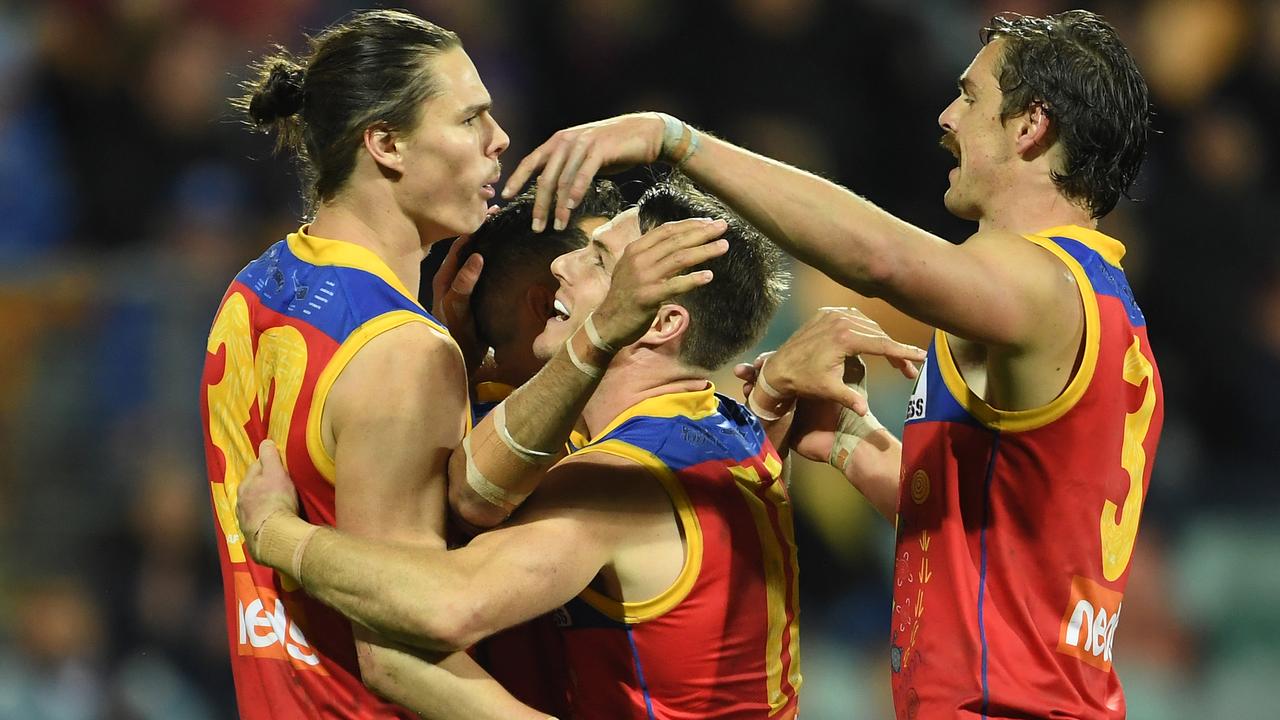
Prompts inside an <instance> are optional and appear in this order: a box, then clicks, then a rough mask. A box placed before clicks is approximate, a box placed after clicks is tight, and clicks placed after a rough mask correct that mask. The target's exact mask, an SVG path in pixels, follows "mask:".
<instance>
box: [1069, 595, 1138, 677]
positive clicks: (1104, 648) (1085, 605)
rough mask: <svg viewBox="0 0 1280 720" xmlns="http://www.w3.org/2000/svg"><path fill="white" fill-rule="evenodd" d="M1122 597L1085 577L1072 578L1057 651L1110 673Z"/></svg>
mask: <svg viewBox="0 0 1280 720" xmlns="http://www.w3.org/2000/svg"><path fill="white" fill-rule="evenodd" d="M1123 598H1124V596H1123V595H1121V594H1120V593H1118V592H1116V591H1114V590H1108V589H1107V588H1104V587H1102V586H1101V585H1099V584H1098V583H1096V582H1094V581H1092V580H1089V579H1088V578H1082V577H1080V576H1079V575H1077V576H1075V577H1074V578H1073V579H1072V580H1071V597H1070V598H1069V599H1068V601H1067V610H1066V612H1065V613H1063V616H1062V626H1061V627H1060V628H1059V630H1058V652H1060V653H1062V654H1064V655H1070V656H1072V657H1074V658H1077V659H1080V660H1083V661H1084V662H1086V663H1088V664H1090V665H1092V666H1094V667H1096V668H1098V669H1099V670H1102V671H1103V672H1110V670H1111V651H1112V646H1113V644H1114V643H1115V638H1116V626H1117V625H1119V624H1120V609H1121V608H1122V607H1123V605H1124V603H1123V602H1122V600H1123Z"/></svg>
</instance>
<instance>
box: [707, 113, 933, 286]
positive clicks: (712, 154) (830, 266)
mask: <svg viewBox="0 0 1280 720" xmlns="http://www.w3.org/2000/svg"><path fill="white" fill-rule="evenodd" d="M683 169H684V171H685V172H686V173H688V174H689V175H690V176H691V177H692V178H693V179H694V180H695V181H697V182H698V184H699V185H701V186H702V187H703V188H705V189H707V190H709V191H710V192H711V193H712V194H714V195H715V196H716V197H718V198H720V199H721V200H723V201H725V202H726V203H727V204H728V205H729V206H730V207H732V208H733V209H734V210H735V211H737V212H738V213H739V214H741V215H742V216H743V217H744V218H746V219H747V220H748V221H749V222H750V223H751V224H752V225H755V226H756V227H757V228H758V229H759V230H760V231H761V232H763V233H764V234H765V235H766V236H768V237H769V238H770V239H772V240H773V241H774V242H776V243H778V245H780V246H782V247H783V249H785V250H786V251H787V252H789V253H790V254H791V255H794V256H795V257H796V258H798V259H800V260H802V261H804V262H806V263H808V264H810V265H812V266H814V267H816V268H818V269H819V270H821V271H822V272H824V273H826V274H827V275H829V276H831V277H832V278H834V279H835V280H836V281H837V282H839V283H841V284H842V285H845V286H846V287H850V288H852V289H854V290H857V291H858V292H861V293H863V294H866V295H871V296H881V295H883V294H884V293H885V291H886V289H887V288H886V287H885V286H886V284H887V283H888V282H889V280H890V279H891V278H892V276H893V274H894V273H895V272H896V270H897V267H898V265H899V262H900V261H899V259H898V258H900V257H904V253H903V250H905V249H906V247H905V245H909V244H911V243H923V242H941V241H939V240H938V239H937V238H935V237H933V236H932V235H930V234H929V233H926V232H925V231H923V230H920V229H919V228H916V227H914V226H912V225H910V224H909V223H906V222H903V221H902V220H899V219H898V218H895V217H894V216H893V215H890V214H889V213H887V212H885V211H884V210H881V209H880V208H878V207H876V206H875V205H874V204H873V203H871V202H870V201H868V200H866V199H864V198H862V197H859V196H858V195H855V194H854V193H852V192H850V191H849V190H846V189H845V188H842V187H840V186H839V185H836V184H835V183H832V182H830V181H828V180H824V179H822V178H820V177H818V176H816V175H813V174H811V173H808V172H804V171H803V170H800V169H797V168H794V167H791V166H789V165H786V164H784V163H780V162H778V161H776V160H772V159H770V158H766V157H763V156H760V155H756V154H755V153H752V152H750V151H748V150H745V149H743V148H740V147H737V146H735V145H732V144H730V143H728V142H725V141H723V140H720V139H717V138H714V137H712V136H710V135H708V134H706V133H701V145H700V149H699V150H698V152H696V153H695V154H694V155H693V156H692V157H691V158H689V160H688V161H687V162H686V163H685V165H684V167H683Z"/></svg>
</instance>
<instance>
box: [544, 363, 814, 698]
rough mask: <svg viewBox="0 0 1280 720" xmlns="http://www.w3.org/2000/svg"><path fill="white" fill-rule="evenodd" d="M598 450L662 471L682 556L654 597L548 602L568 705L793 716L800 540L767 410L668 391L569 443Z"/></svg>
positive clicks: (585, 595)
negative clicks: (754, 411) (763, 421)
mask: <svg viewBox="0 0 1280 720" xmlns="http://www.w3.org/2000/svg"><path fill="white" fill-rule="evenodd" d="M594 452H600V453H608V454H612V455H616V456H620V457H624V458H628V459H631V460H634V461H636V462H638V463H639V464H641V465H642V466H644V467H645V468H646V469H647V470H648V471H649V472H650V473H652V475H653V477H654V478H655V479H656V480H657V482H659V483H661V484H662V487H663V488H664V489H665V490H666V491H667V494H668V495H669V496H670V498H671V502H672V505H673V506H674V508H675V510H676V514H677V516H678V518H679V522H680V524H681V528H682V530H683V532H684V537H685V561H684V567H683V569H682V570H681V572H680V575H679V577H678V578H677V579H676V581H675V583H674V584H672V586H671V587H670V588H668V589H667V590H666V591H665V592H663V593H662V594H660V595H658V596H657V597H654V598H651V599H649V600H646V601H644V602H636V603H632V602H618V601H616V600H612V599H610V598H608V597H605V596H604V595H602V594H600V593H598V592H595V591H593V590H591V589H587V590H585V591H583V592H582V594H580V595H579V596H578V597H577V598H575V599H574V600H573V601H571V602H570V603H568V604H567V605H565V607H564V608H562V609H561V610H559V611H557V612H556V613H555V614H554V615H553V617H554V618H555V619H556V622H557V624H559V625H560V627H561V633H562V636H563V638H564V652H565V657H566V661H567V665H568V669H569V673H570V690H569V692H570V703H571V706H572V709H573V717H580V718H610V720H624V719H628V718H648V719H649V720H668V719H670V720H676V719H679V720H693V719H694V718H697V719H699V720H702V719H705V718H721V719H725V718H741V719H743V720H745V719H746V718H753V719H755V718H794V717H795V714H796V707H797V693H798V691H799V689H800V682H801V678H800V656H799V620H798V618H797V600H798V597H797V587H798V586H797V580H798V573H797V566H796V547H795V541H794V531H793V526H792V516H791V506H790V501H789V499H788V496H787V490H786V486H785V484H784V483H783V481H782V479H781V477H780V475H781V468H782V463H781V461H780V460H779V459H778V455H777V452H776V451H775V450H774V449H773V446H772V445H770V444H769V441H768V440H767V439H766V438H765V435H764V431H763V429H761V427H760V424H759V422H758V421H757V420H756V419H755V417H754V416H752V415H751V414H750V413H748V412H747V410H746V409H745V408H744V407H742V405H740V404H738V403H736V402H734V401H733V400H731V399H729V398H726V397H723V396H720V395H716V394H715V388H714V387H709V388H707V389H706V390H704V391H701V392H691V393H677V394H671V395H663V396H659V397H656V398H650V399H648V400H645V401H643V402H641V403H639V404H637V405H635V406H634V407H632V408H631V409H629V410H627V411H626V412H624V413H623V414H621V415H620V416H618V417H617V418H615V419H614V420H613V422H612V423H610V424H609V426H608V427H607V428H606V429H605V430H604V431H603V432H601V433H599V434H598V436H597V438H596V439H595V440H593V441H591V442H590V443H588V444H587V445H586V446H585V447H582V448H580V449H578V450H577V451H576V452H575V453H574V454H575V455H580V454H583V453H594ZM601 481H602V482H607V478H602V479H601Z"/></svg>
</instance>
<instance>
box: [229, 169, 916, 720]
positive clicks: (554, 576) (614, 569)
mask: <svg viewBox="0 0 1280 720" xmlns="http://www.w3.org/2000/svg"><path fill="white" fill-rule="evenodd" d="M690 216H710V217H720V218H723V219H725V220H726V221H727V222H728V227H729V229H728V231H727V233H726V237H728V238H729V240H730V242H729V245H730V247H729V250H728V252H727V253H726V254H725V255H724V256H722V257H720V258H717V259H715V260H713V261H711V262H710V263H708V265H709V266H710V267H711V268H712V269H714V271H715V280H713V281H712V282H711V283H710V284H709V285H706V286H704V287H702V288H699V289H698V290H695V291H693V292H690V293H686V294H684V295H683V296H681V297H679V298H677V299H675V300H673V301H672V302H670V303H668V304H665V305H663V306H662V308H661V309H660V310H659V312H658V313H657V315H656V317H655V318H654V320H653V323H652V325H651V326H650V329H649V331H648V332H647V333H646V334H645V335H644V336H643V337H642V338H640V340H639V341H638V342H636V343H634V344H632V345H630V346H628V347H626V348H624V349H623V350H621V351H620V352H619V353H618V354H617V355H616V356H615V358H614V360H613V362H612V363H611V364H610V365H609V366H608V369H607V372H605V373H604V378H603V379H602V381H601V384H600V386H599V388H598V390H597V392H596V394H595V395H594V396H593V397H592V399H591V401H590V403H588V405H587V407H586V409H585V410H584V412H583V420H584V422H585V424H586V427H587V430H588V437H587V438H586V439H585V444H584V445H583V446H581V447H579V448H577V449H576V450H575V451H574V452H573V453H572V454H570V455H569V456H568V458H566V459H565V460H564V461H562V462H561V463H559V464H557V465H556V466H555V467H554V468H552V469H551V470H550V471H549V472H548V476H547V478H546V480H545V481H544V482H543V484H542V486H541V488H540V490H539V491H538V493H537V494H535V495H534V496H533V498H531V499H530V500H529V502H528V503H527V504H526V505H525V507H524V509H523V510H522V511H521V515H519V516H517V518H516V519H515V521H514V522H513V523H512V524H511V525H509V526H507V527H503V528H500V529H498V530H494V531H491V532H488V533H485V534H483V535H480V536H479V537H477V538H476V539H475V540H474V541H473V542H472V543H471V544H470V545H469V546H467V547H466V548H462V549H459V550H455V551H451V552H422V551H406V550H401V549H399V548H396V547H393V546H390V545H386V544H377V543H371V542H367V541H364V540H362V539H360V538H356V537H353V536H348V535H345V534H342V533H336V532H333V531H330V530H319V531H318V532H316V531H313V532H316V534H314V535H312V536H311V537H312V538H313V539H312V540H311V545H310V546H309V547H308V546H306V545H305V544H303V545H300V544H299V542H298V541H297V540H292V539H291V538H300V537H302V536H303V535H302V533H303V532H305V528H306V527H307V526H306V524H305V523H303V522H302V521H301V520H298V519H297V518H296V517H294V516H293V514H292V512H291V511H290V510H289V508H290V506H292V505H293V503H294V501H293V498H292V488H291V487H290V485H289V484H288V481H287V478H285V476H284V475H283V471H282V469H281V468H280V467H279V465H278V463H275V462H273V458H272V456H271V454H270V453H268V454H267V457H265V458H264V463H265V465H266V466H267V470H266V472H265V473H263V474H262V475H261V476H260V477H257V478H256V479H255V478H252V477H251V479H250V480H249V481H247V482H246V484H245V490H244V492H243V493H242V495H241V497H240V504H239V509H238V513H239V514H240V517H241V519H242V521H243V522H244V523H245V524H246V526H252V527H260V528H261V530H260V533H259V537H258V538H257V539H256V542H252V543H250V551H251V552H252V553H254V554H255V557H258V558H260V559H261V560H262V561H263V562H266V563H268V564H270V565H272V566H275V567H286V566H290V564H291V563H293V562H294V559H295V558H297V559H298V562H297V564H296V569H297V571H298V574H299V575H300V576H301V580H302V583H303V585H304V587H306V589H307V590H308V592H310V593H312V594H314V595H315V596H316V597H318V598H321V599H322V600H324V601H325V602H327V603H330V604H332V605H333V606H334V607H336V608H338V609H340V610H341V611H342V612H343V613H345V614H348V615H349V616H350V617H352V618H353V619H355V620H356V621H358V622H361V623H364V624H368V625H370V626H372V627H377V628H379V629H381V630H382V631H383V632H386V633H388V634H390V635H392V636H394V637H397V638H399V639H401V640H403V641H405V642H412V643H415V644H419V645H423V646H425V647H428V648H433V649H438V650H444V649H449V648H456V647H460V646H464V645H467V644H469V643H471V642H474V641H475V640H477V639H479V638H481V637H484V636H486V635H489V634H491V633H493V632H495V631H497V630H499V629H501V628H503V627H507V626H509V625H512V624H515V623H518V622H521V621H523V620H525V619H527V618H529V617H532V616H534V615H536V614H540V613H544V612H547V611H549V610H553V609H556V608H561V609H559V610H556V615H557V617H558V619H559V624H560V626H561V628H562V633H561V634H562V637H563V641H564V646H565V652H566V660H567V663H568V666H569V671H570V672H569V675H570V677H571V678H572V685H571V687H570V689H569V693H570V699H571V703H572V715H573V716H574V717H584V718H597V717H599V718H606V717H607V718H615V717H617V718H620V717H646V716H647V717H652V718H757V717H778V718H790V717H794V716H795V712H796V707H797V705H796V703H797V691H798V690H799V686H800V674H799V657H798V650H799V646H798V621H797V617H796V603H797V597H796V578H797V576H796V560H795V547H794V542H793V537H792V529H791V512H790V506H789V503H788V501H787V493H786V488H785V485H784V483H783V482H782V480H781V478H780V477H779V473H780V470H781V461H780V460H779V458H778V456H777V453H776V452H775V451H774V449H773V447H772V446H771V445H770V444H769V442H768V441H767V440H766V438H765V435H764V431H763V429H762V428H761V426H760V425H759V423H758V422H757V421H756V420H755V418H754V417H753V416H752V415H751V414H750V413H748V412H747V411H746V410H745V409H744V408H743V407H742V406H741V405H739V404H738V403H736V402H734V401H732V400H730V399H728V398H726V397H723V396H719V395H716V394H715V392H714V390H715V389H714V387H713V386H712V385H711V384H710V382H709V381H708V380H707V376H708V374H709V373H710V371H711V370H712V369H714V368H716V367H719V366H721V365H723V364H724V363H725V362H726V361H727V360H728V359H730V358H731V357H732V356H733V355H734V354H735V353H737V352H739V351H741V350H742V349H743V348H745V347H747V346H748V345H749V344H750V343H751V342H752V341H753V340H755V339H756V338H758V337H759V335H760V334H761V333H762V332H763V331H764V328H765V325H766V324H767V321H768V319H769V317H770V316H771V315H772V313H773V311H774V310H775V309H776V307H777V306H778V303H779V301H780V299H781V296H782V292H783V288H784V286H783V281H784V276H783V275H782V271H781V270H780V269H779V262H778V261H779V259H780V258H779V254H778V251H777V250H776V249H773V248H772V246H771V245H769V244H768V243H767V242H766V241H765V240H764V238H763V237H762V236H760V235H759V234H758V233H757V232H756V231H755V230H754V229H752V228H751V227H750V226H748V225H746V224H745V223H743V222H742V221H741V220H740V219H738V218H736V217H734V216H732V215H731V214H729V213H727V212H726V211H725V210H724V209H722V208H721V207H720V206H719V205H718V203H716V202H715V201H714V200H712V199H710V198H709V197H707V196H704V195H702V194H701V193H699V192H697V191H696V190H693V189H691V188H687V187H681V186H679V185H675V184H670V183H666V184H660V185H658V186H656V187H655V188H653V189H651V190H650V191H649V192H647V193H646V194H645V196H644V197H643V198H642V199H641V201H640V205H639V208H638V209H632V210H628V211H626V212H623V213H622V214H620V215H619V216H617V217H616V218H615V219H614V220H613V221H612V222H610V223H608V224H606V225H604V226H602V227H600V228H599V229H597V230H596V232H595V233H594V235H593V238H592V242H591V244H590V245H589V246H588V247H586V248H583V249H581V250H578V251H575V252H573V253H570V254H568V255H565V256H562V257H561V258H559V259H557V260H556V262H555V263H554V265H553V271H554V273H555V275H556V277H557V278H558V279H559V281H560V289H559V290H558V292H557V294H556V299H557V303H558V306H559V307H560V308H561V310H562V312H561V314H560V315H559V316H558V317H556V318H552V319H550V320H548V321H547V322H546V329H545V331H544V332H543V333H542V334H541V335H540V336H539V337H538V340H537V343H535V349H536V350H537V351H538V352H539V353H540V354H544V355H545V352H546V350H547V349H548V348H554V347H556V346H557V344H558V343H560V342H563V338H564V337H566V336H567V335H568V334H569V333H571V332H574V328H575V327H576V326H577V324H578V323H580V322H581V321H582V319H583V318H584V317H586V316H587V314H588V313H589V312H591V308H592V307H594V306H595V304H596V303H598V302H599V300H600V298H601V297H602V296H603V295H604V293H605V291H606V290H607V288H608V287H609V283H610V274H611V272H612V271H613V270H614V268H615V263H616V262H617V258H618V257H619V255H620V254H621V253H622V252H623V251H624V248H626V247H627V246H628V245H629V244H631V243H635V242H644V241H643V240H637V239H636V238H639V237H640V236H641V232H642V230H644V229H647V228H649V227H653V226H655V225H657V224H658V223H660V222H663V221H666V220H672V219H675V218H682V217H690ZM730 269H732V272H731V271H730ZM730 305H732V306H735V307H737V308H738V312H735V313H728V314H725V313H722V312H721V309H722V308H724V307H726V306H730ZM900 349H904V350H907V348H905V346H903V347H902V348H900ZM600 370H601V371H604V368H600Z"/></svg>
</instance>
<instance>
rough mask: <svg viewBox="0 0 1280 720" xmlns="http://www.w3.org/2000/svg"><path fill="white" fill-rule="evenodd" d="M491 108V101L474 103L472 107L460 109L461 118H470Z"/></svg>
mask: <svg viewBox="0 0 1280 720" xmlns="http://www.w3.org/2000/svg"><path fill="white" fill-rule="evenodd" d="M492 108H493V101H492V100H486V101H484V102H481V103H476V104H474V105H468V106H466V107H465V108H463V109H462V117H471V116H472V115H475V114H477V113H479V112H482V111H485V110H491V109H492Z"/></svg>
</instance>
